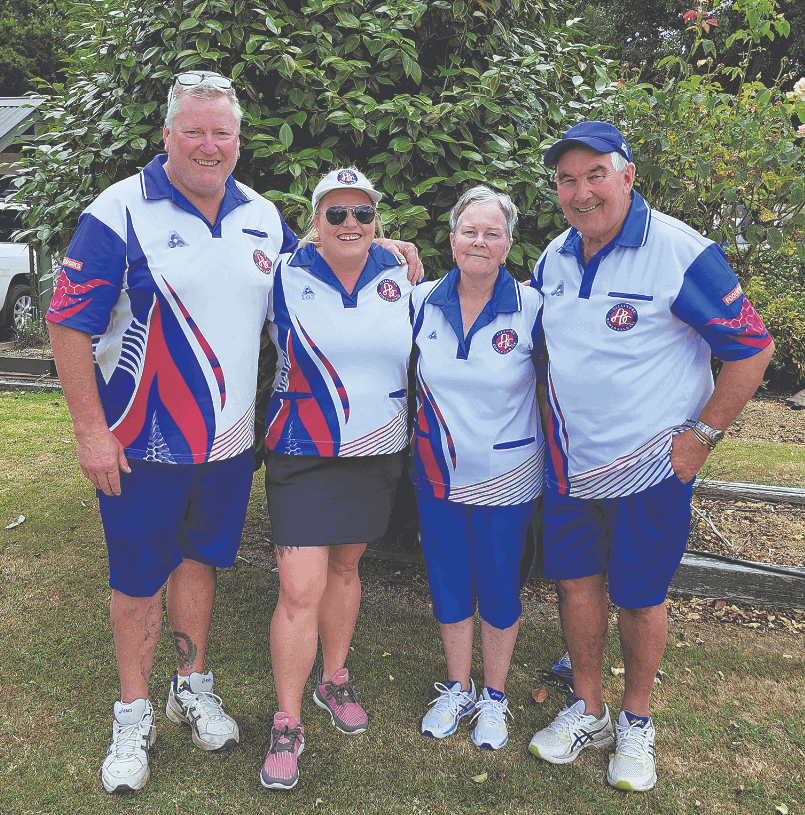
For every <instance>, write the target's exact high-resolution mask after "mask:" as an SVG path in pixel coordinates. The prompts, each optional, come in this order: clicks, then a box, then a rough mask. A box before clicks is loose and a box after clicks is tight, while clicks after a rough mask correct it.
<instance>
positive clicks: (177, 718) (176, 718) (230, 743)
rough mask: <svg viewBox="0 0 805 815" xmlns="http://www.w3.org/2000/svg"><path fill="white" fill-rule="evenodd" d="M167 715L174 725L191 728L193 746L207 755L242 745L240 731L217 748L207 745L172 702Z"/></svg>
mask: <svg viewBox="0 0 805 815" xmlns="http://www.w3.org/2000/svg"><path fill="white" fill-rule="evenodd" d="M165 715H166V716H167V717H168V721H169V722H171V723H173V724H176V725H182V724H184V725H187V726H188V727H189V728H190V738H191V740H192V742H193V744H194V745H195V746H196V747H198V749H199V750H203V751H204V752H205V753H217V752H218V751H219V750H229V749H230V748H232V747H235V746H236V745H238V744H240V730H238V734H237V736H234V737H232V738H231V739H227V740H226V741H225V742H224V743H223V744H221V745H220V746H218V747H216V746H215V745H214V744H207V743H206V742H204V741H202V740H201V738H200V737H199V736H198V735H197V734H196V731H195V729H194V727H193V725H192V724H191V723H190V722H189V721H188V720H187V719H186V718H185V717H184V716H183V715H182V714H181V713H180V712H179V711H177V710H174V709H173V708H172V707H171V704H170V701H169V702H168V704H167V705H166V707H165Z"/></svg>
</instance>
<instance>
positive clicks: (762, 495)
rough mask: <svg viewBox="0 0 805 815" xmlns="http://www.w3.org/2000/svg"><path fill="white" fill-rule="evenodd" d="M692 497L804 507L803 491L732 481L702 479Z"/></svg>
mask: <svg viewBox="0 0 805 815" xmlns="http://www.w3.org/2000/svg"><path fill="white" fill-rule="evenodd" d="M693 495H694V496H699V497H701V496H705V497H707V498H727V499H729V500H730V501H766V502H768V503H772V504H796V505H798V506H805V490H803V489H798V488H796V487H769V486H766V485H765V484H744V483H740V482H734V481H711V480H710V479H709V478H702V479H701V480H699V481H697V482H696V484H695V485H694V487H693Z"/></svg>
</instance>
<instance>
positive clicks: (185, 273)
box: [47, 72, 415, 792]
mask: <svg viewBox="0 0 805 815" xmlns="http://www.w3.org/2000/svg"><path fill="white" fill-rule="evenodd" d="M240 120H241V109H240V105H239V104H238V100H237V96H236V94H235V90H234V88H233V83H232V81H231V80H230V79H228V78H226V77H223V76H221V75H220V74H216V73H209V72H188V73H183V74H179V75H178V76H177V77H176V78H175V82H174V83H173V86H172V88H171V91H170V94H169V96H168V110H167V115H166V118H165V124H164V127H163V139H164V143H165V154H162V155H159V156H157V157H156V158H154V159H153V160H152V161H151V162H150V163H149V164H148V165H147V166H146V167H145V168H144V169H143V170H142V172H141V173H139V174H138V175H137V176H133V177H131V178H128V179H125V180H124V181H121V182H119V183H117V184H115V185H113V186H111V187H110V188H108V189H107V190H105V191H104V192H103V193H102V194H101V195H100V196H98V198H97V199H96V200H95V201H94V202H93V203H92V204H91V205H90V206H89V207H88V208H87V210H86V211H85V212H84V213H83V214H82V216H81V218H80V219H79V222H78V228H77V229H76V233H75V235H74V236H73V239H72V241H71V243H70V246H69V247H68V249H67V255H66V257H65V258H64V261H63V265H62V271H61V275H60V277H59V281H58V284H57V287H56V291H55V294H54V297H53V301H52V303H51V306H50V310H49V311H48V315H47V319H48V321H49V327H50V334H51V343H52V346H53V352H54V356H55V358H56V364H57V367H58V371H59V377H60V380H61V383H62V387H63V389H64V395H65V399H66V400H67V404H68V406H69V409H70V413H71V416H72V419H73V427H74V431H75V435H76V440H77V442H78V459H79V464H80V466H81V470H82V472H83V474H84V476H85V477H86V478H87V479H89V480H90V481H91V482H92V483H93V484H94V486H95V487H96V488H97V492H98V497H99V503H100V511H101V518H102V521H103V526H104V534H105V537H106V545H107V549H108V557H109V574H110V576H109V584H110V586H111V588H112V598H111V603H110V613H111V621H112V630H113V635H114V641H115V650H116V655H117V664H118V672H119V677H120V684H121V697H120V700H119V701H117V702H115V705H114V714H115V716H114V724H113V737H112V743H111V746H110V748H109V751H108V753H107V756H106V758H105V760H104V762H103V767H102V771H101V775H102V780H103V785H104V788H105V789H106V790H107V791H108V792H122V791H128V790H138V789H142V788H143V787H144V786H145V784H146V783H147V781H148V778H149V766H148V751H149V749H150V747H151V746H152V745H153V743H154V740H155V738H156V727H155V716H154V709H153V706H152V704H151V702H150V700H149V679H150V675H151V670H152V667H153V662H154V655H155V652H156V647H157V641H158V639H159V635H160V631H161V628H162V587H163V586H164V585H165V584H166V583H167V613H168V621H169V623H170V626H171V630H172V633H173V639H174V644H175V649H176V659H177V669H176V674H175V675H174V677H173V679H172V681H171V684H170V688H169V690H168V700H167V707H166V715H167V717H168V718H169V719H170V720H171V721H172V722H173V723H175V724H186V725H188V726H189V727H190V729H191V737H192V741H193V744H194V745H195V746H196V747H198V748H200V749H202V750H205V751H214V750H221V749H224V748H227V747H231V746H234V745H235V744H237V743H238V741H239V738H240V736H239V730H238V725H237V724H236V722H235V721H234V720H233V719H232V718H231V717H230V716H229V715H228V714H227V713H225V712H224V709H223V706H222V701H221V698H220V696H217V695H216V694H215V693H213V674H212V672H211V671H207V672H206V673H205V669H204V662H205V656H206V648H207V637H208V633H209V627H210V619H211V615H212V607H213V601H214V598H215V588H216V567H218V566H223V567H227V566H231V565H232V564H233V563H234V561H235V557H236V554H237V549H238V546H239V544H240V537H241V533H242V530H243V524H244V520H245V516H246V507H247V504H248V499H249V492H250V488H251V482H252V473H253V467H254V458H253V454H252V442H253V437H254V404H255V390H256V382H257V357H258V351H259V337H260V330H261V328H262V325H263V323H264V321H265V316H266V310H267V305H268V295H269V291H270V289H271V286H272V284H273V267H274V264H275V263H276V260H277V257H278V255H279V254H280V253H281V252H288V251H290V250H292V249H293V248H294V247H295V246H296V244H297V237H296V235H294V233H293V232H292V231H291V229H290V228H289V227H288V226H287V225H286V224H285V222H284V221H283V219H282V216H281V215H280V213H279V211H278V210H277V208H276V207H275V206H274V204H272V203H270V202H269V201H267V200H266V199H265V198H263V197H262V196H260V195H259V194H257V193H256V192H254V190H251V189H249V188H248V187H245V186H244V185H242V184H240V183H238V182H236V181H235V180H234V179H233V178H232V175H231V174H232V171H233V170H234V168H235V164H236V163H237V160H238V156H239V130H240ZM403 251H406V252H408V253H410V252H411V251H414V252H415V250H413V247H410V245H406V246H405V247H404V248H403ZM188 465H191V466H188Z"/></svg>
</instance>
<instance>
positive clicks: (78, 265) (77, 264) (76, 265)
mask: <svg viewBox="0 0 805 815" xmlns="http://www.w3.org/2000/svg"><path fill="white" fill-rule="evenodd" d="M61 265H62V266H68V267H69V268H70V269H75V270H76V271H77V272H80V271H81V269H83V268H84V264H83V262H82V261H80V260H73V259H72V258H68V257H66V258H65V259H64V260H63V261H62V262H61Z"/></svg>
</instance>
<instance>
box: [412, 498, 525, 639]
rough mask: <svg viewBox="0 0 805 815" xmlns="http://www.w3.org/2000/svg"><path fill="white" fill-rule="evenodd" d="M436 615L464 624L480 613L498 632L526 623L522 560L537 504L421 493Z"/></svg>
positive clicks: (424, 543)
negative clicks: (481, 502)
mask: <svg viewBox="0 0 805 815" xmlns="http://www.w3.org/2000/svg"><path fill="white" fill-rule="evenodd" d="M416 500H417V506H418V507H419V531H420V535H421V537H422V554H423V555H424V557H425V565H426V567H427V570H428V583H429V585H430V595H431V599H432V601H433V616H434V617H436V619H437V620H438V621H439V622H440V623H443V624H450V623H459V622H461V621H462V620H466V619H467V618H468V617H472V616H473V614H475V599H476V596H477V598H478V613H479V614H480V615H481V619H482V620H484V621H485V622H487V623H489V625H491V626H494V627H495V628H499V629H501V630H502V629H504V628H509V627H510V626H512V625H514V624H515V623H516V622H517V620H519V619H520V615H521V614H522V612H523V606H522V603H521V602H520V558H521V557H522V554H523V551H524V549H525V540H526V530H527V529H528V525H529V524H530V523H531V520H532V518H533V515H534V501H527V502H526V503H525V504H515V505H514V506H505V507H488V506H475V505H472V504H459V503H456V502H455V501H445V500H444V499H442V498H434V497H433V496H431V495H425V494H423V493H422V492H420V491H419V490H417V491H416Z"/></svg>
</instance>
